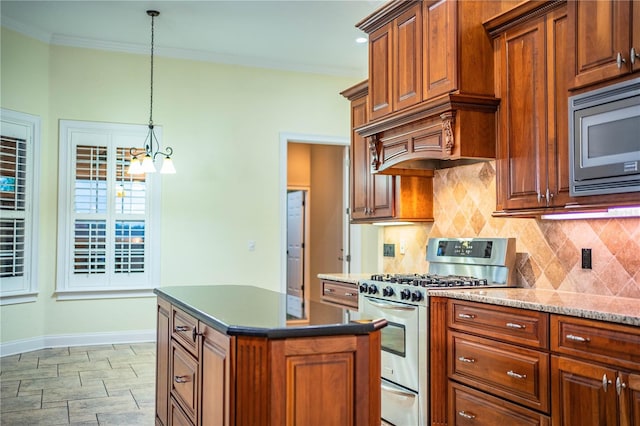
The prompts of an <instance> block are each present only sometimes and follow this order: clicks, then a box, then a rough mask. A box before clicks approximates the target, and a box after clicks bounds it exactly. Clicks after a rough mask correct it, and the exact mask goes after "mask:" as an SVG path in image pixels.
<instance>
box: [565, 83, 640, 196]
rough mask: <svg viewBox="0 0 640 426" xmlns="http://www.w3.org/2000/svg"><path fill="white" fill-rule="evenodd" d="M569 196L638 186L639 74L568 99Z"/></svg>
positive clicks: (629, 188)
mask: <svg viewBox="0 0 640 426" xmlns="http://www.w3.org/2000/svg"><path fill="white" fill-rule="evenodd" d="M569 157H570V160H569V178H570V181H569V183H570V186H569V193H570V195H571V196H580V195H596V194H616V193H622V192H635V191H640V78H636V79H633V80H629V81H626V82H622V83H618V84H613V85H609V86H607V87H603V88H600V89H597V90H593V91H590V92H586V93H581V94H579V95H575V96H571V97H570V98H569Z"/></svg>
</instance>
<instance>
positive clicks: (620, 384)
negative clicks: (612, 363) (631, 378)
mask: <svg viewBox="0 0 640 426" xmlns="http://www.w3.org/2000/svg"><path fill="white" fill-rule="evenodd" d="M626 388H627V384H626V383H625V382H623V381H622V380H620V376H618V377H616V391H617V392H618V396H620V394H621V393H622V391H623V390H625V389H626Z"/></svg>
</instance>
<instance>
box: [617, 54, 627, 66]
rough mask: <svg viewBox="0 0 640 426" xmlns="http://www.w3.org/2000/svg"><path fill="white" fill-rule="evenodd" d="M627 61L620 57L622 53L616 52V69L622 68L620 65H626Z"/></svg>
mask: <svg viewBox="0 0 640 426" xmlns="http://www.w3.org/2000/svg"><path fill="white" fill-rule="evenodd" d="M626 63H627V60H626V59H624V58H623V57H622V53H620V52H618V55H617V56H616V64H618V69H620V68H622V64H626Z"/></svg>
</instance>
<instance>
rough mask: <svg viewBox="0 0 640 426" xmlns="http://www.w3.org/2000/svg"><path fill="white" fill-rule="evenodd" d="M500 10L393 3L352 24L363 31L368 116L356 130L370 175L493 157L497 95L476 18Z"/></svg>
mask: <svg viewBox="0 0 640 426" xmlns="http://www.w3.org/2000/svg"><path fill="white" fill-rule="evenodd" d="M501 7H502V4H501V2H497V1H492V2H465V1H456V0H443V1H442V0H438V1H435V0H422V1H406V0H392V1H390V2H388V3H386V4H385V5H384V6H382V7H381V8H379V9H378V10H377V11H375V12H373V13H372V14H371V15H369V16H368V17H366V18H365V19H363V20H362V21H360V22H359V23H358V24H356V27H358V28H359V29H361V30H363V31H364V32H366V33H367V34H368V35H369V121H368V122H367V123H365V124H364V125H362V126H359V127H357V128H356V129H355V131H356V132H357V133H358V134H359V135H360V136H362V137H363V138H365V140H366V141H367V144H368V146H369V149H370V152H371V157H370V158H371V172H372V173H380V174H391V175H396V174H407V173H411V170H417V169H431V170H433V169H439V168H445V167H452V166H456V165H460V164H466V163H469V162H477V161H486V160H490V159H495V157H496V111H497V110H498V105H499V104H500V99H497V98H496V97H495V96H494V94H495V90H494V84H493V78H494V70H493V46H492V41H491V39H490V37H489V36H488V34H487V33H486V31H485V29H484V27H483V25H482V22H483V21H484V20H485V19H487V18H488V17H491V16H493V15H495V14H497V13H498V12H500V11H501V9H500V8H501ZM400 170H402V172H400Z"/></svg>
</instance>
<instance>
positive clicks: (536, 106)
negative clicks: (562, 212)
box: [496, 17, 547, 209]
mask: <svg viewBox="0 0 640 426" xmlns="http://www.w3.org/2000/svg"><path fill="white" fill-rule="evenodd" d="M499 43H500V46H499V49H500V50H501V53H502V54H501V55H500V56H499V59H500V62H501V63H500V64H499V65H498V64H497V65H496V66H498V67H499V69H500V70H501V77H500V78H501V84H500V88H501V91H502V93H501V94H500V95H501V97H502V103H501V105H500V121H501V123H500V140H499V143H498V155H497V156H498V158H497V168H498V174H499V175H500V180H499V182H500V187H499V188H498V191H499V194H500V201H502V203H503V206H502V207H503V208H505V209H522V208H530V207H542V206H545V205H546V199H545V198H543V197H546V190H547V178H546V170H547V156H546V150H547V140H546V131H547V128H546V124H547V123H546V120H545V117H546V112H547V106H546V102H547V100H546V85H545V82H546V68H545V20H544V17H540V18H538V19H535V20H533V21H531V22H528V23H526V24H523V25H522V26H520V27H518V28H516V29H514V30H511V31H507V32H506V33H505V34H503V35H502V37H501V39H500V40H499Z"/></svg>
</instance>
